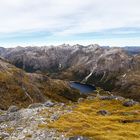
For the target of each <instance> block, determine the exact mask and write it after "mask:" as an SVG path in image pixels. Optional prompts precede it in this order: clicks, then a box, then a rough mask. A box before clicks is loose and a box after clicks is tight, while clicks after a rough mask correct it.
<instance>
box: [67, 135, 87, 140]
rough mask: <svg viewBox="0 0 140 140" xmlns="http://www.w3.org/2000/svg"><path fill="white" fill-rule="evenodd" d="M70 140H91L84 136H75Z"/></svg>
mask: <svg viewBox="0 0 140 140" xmlns="http://www.w3.org/2000/svg"><path fill="white" fill-rule="evenodd" d="M69 140H89V139H88V138H87V137H83V136H74V137H70V138H69Z"/></svg>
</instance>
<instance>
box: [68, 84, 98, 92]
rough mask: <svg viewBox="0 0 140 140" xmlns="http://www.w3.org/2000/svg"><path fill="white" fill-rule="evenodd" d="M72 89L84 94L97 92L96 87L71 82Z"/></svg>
mask: <svg viewBox="0 0 140 140" xmlns="http://www.w3.org/2000/svg"><path fill="white" fill-rule="evenodd" d="M70 87H71V88H74V89H77V90H79V91H80V92H81V93H83V94H87V93H91V92H93V91H95V90H96V87H95V86H92V85H88V84H82V83H79V82H70Z"/></svg>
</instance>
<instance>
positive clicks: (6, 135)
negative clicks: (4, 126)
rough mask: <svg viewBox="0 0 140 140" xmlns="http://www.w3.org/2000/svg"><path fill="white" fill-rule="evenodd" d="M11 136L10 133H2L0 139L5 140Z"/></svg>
mask: <svg viewBox="0 0 140 140" xmlns="http://www.w3.org/2000/svg"><path fill="white" fill-rule="evenodd" d="M9 136H10V135H9V134H8V133H6V132H2V133H0V139H5V138H7V137H9Z"/></svg>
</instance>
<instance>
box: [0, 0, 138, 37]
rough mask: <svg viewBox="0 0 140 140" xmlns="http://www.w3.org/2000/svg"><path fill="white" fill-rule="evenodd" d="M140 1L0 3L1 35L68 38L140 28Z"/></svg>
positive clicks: (29, 0) (15, 0)
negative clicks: (40, 32) (47, 33)
mask: <svg viewBox="0 0 140 140" xmlns="http://www.w3.org/2000/svg"><path fill="white" fill-rule="evenodd" d="M139 7H140V0H0V33H9V32H22V31H26V30H43V29H44V30H48V31H50V32H52V33H54V34H59V35H68V34H75V33H84V32H94V31H100V30H103V29H110V28H118V27H136V26H137V27H138V26H140V8H139Z"/></svg>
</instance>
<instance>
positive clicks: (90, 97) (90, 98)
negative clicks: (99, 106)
mask: <svg viewBox="0 0 140 140" xmlns="http://www.w3.org/2000/svg"><path fill="white" fill-rule="evenodd" d="M94 98H95V97H94V96H88V97H87V100H92V99H94Z"/></svg>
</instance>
